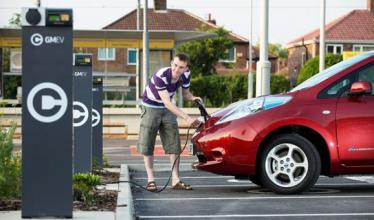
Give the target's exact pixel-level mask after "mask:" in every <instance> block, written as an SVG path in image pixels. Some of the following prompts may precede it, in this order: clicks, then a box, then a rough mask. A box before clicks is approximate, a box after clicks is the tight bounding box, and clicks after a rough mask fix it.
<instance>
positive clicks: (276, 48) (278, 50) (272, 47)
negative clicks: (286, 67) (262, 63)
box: [256, 43, 288, 60]
mask: <svg viewBox="0 0 374 220" xmlns="http://www.w3.org/2000/svg"><path fill="white" fill-rule="evenodd" d="M256 47H258V48H259V47H260V43H257V44H256ZM268 52H269V53H270V54H272V55H274V56H277V57H278V59H282V60H285V59H287V58H288V51H287V49H286V48H283V47H282V45H281V44H278V43H275V44H272V43H269V44H268Z"/></svg>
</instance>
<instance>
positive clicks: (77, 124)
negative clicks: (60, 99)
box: [73, 101, 88, 127]
mask: <svg viewBox="0 0 374 220" xmlns="http://www.w3.org/2000/svg"><path fill="white" fill-rule="evenodd" d="M77 106H79V107H80V108H81V109H82V110H83V111H80V110H79V109H77V108H76V107H77ZM82 116H83V119H82V120H80V121H79V122H75V119H79V118H81V117H82ZM73 118H74V122H73V126H74V127H80V126H82V125H84V123H86V121H87V119H88V109H87V107H86V106H85V105H84V104H83V103H82V102H78V101H74V102H73Z"/></svg>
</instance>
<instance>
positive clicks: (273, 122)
mask: <svg viewBox="0 0 374 220" xmlns="http://www.w3.org/2000/svg"><path fill="white" fill-rule="evenodd" d="M373 86H374V51H370V52H367V53H364V54H360V55H357V56H355V57H353V58H351V59H348V60H345V61H342V62H340V63H338V64H336V65H334V66H332V67H330V68H328V69H326V70H324V71H323V72H321V73H319V74H317V75H315V76H313V77H312V78H310V79H308V80H307V81H305V82H303V83H302V84H300V85H298V86H297V87H295V88H294V89H292V90H291V91H289V92H287V93H284V94H279V95H270V96H262V97H257V98H253V99H247V100H244V101H239V102H236V103H234V104H231V105H230V106H228V107H226V108H224V109H222V110H219V111H218V112H215V113H213V114H212V115H211V116H210V118H209V119H208V120H207V121H206V122H205V123H204V124H203V125H202V126H201V127H200V128H199V129H198V130H197V131H196V133H195V134H194V136H193V138H192V144H193V153H194V154H195V155H196V156H197V158H198V160H199V162H198V163H196V164H195V166H196V168H197V169H200V170H204V171H209V172H212V173H217V174H222V175H233V176H236V177H238V178H239V177H246V178H249V179H250V180H251V181H252V182H254V183H255V184H258V185H261V186H264V187H267V188H268V189H270V190H272V191H274V192H276V193H281V194H293V193H300V192H303V191H306V190H308V189H309V188H310V187H312V186H313V185H314V184H315V182H316V181H317V179H318V177H319V175H327V176H336V175H341V174H373V173H374V90H373V89H372V87H373Z"/></svg>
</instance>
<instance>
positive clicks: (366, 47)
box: [353, 44, 374, 52]
mask: <svg viewBox="0 0 374 220" xmlns="http://www.w3.org/2000/svg"><path fill="white" fill-rule="evenodd" d="M370 50H374V45H357V44H355V45H353V51H357V52H365V51H370Z"/></svg>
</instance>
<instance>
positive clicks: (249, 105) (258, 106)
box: [216, 96, 292, 124]
mask: <svg viewBox="0 0 374 220" xmlns="http://www.w3.org/2000/svg"><path fill="white" fill-rule="evenodd" d="M291 99H292V97H291V96H264V97H258V98H254V99H248V100H245V101H242V102H240V103H239V104H238V105H237V106H235V107H234V108H233V109H232V110H231V111H229V112H228V113H227V114H226V115H224V116H223V117H222V118H221V119H220V120H218V121H217V123H216V124H221V123H224V122H228V121H232V120H236V119H239V118H243V117H245V116H247V115H250V114H254V113H256V112H259V111H263V110H268V109H271V108H275V107H277V106H280V105H283V104H285V103H287V102H289V101H290V100H291Z"/></svg>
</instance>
